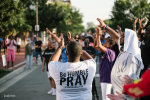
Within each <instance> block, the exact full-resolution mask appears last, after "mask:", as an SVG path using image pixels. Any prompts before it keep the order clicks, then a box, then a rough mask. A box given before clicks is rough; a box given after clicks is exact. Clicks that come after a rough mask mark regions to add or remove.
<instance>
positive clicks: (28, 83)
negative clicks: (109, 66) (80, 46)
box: [0, 60, 101, 100]
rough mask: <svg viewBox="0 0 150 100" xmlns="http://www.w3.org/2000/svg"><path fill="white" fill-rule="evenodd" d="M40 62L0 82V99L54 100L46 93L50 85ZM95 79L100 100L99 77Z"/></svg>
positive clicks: (54, 97) (54, 98) (54, 99)
mask: <svg viewBox="0 0 150 100" xmlns="http://www.w3.org/2000/svg"><path fill="white" fill-rule="evenodd" d="M39 62H40V60H39ZM41 64H42V63H41V62H40V63H39V66H38V67H36V66H34V64H33V68H32V70H25V71H24V72H22V73H21V74H19V75H17V76H16V77H14V78H12V79H11V80H8V81H6V82H4V83H3V84H0V89H1V90H0V100H56V96H52V95H48V94H47V92H48V91H49V90H50V88H51V87H50V84H49V80H48V78H47V73H46V72H42V67H41ZM95 79H96V87H97V92H98V95H99V100H101V87H100V83H99V78H95ZM6 96H11V97H6Z"/></svg>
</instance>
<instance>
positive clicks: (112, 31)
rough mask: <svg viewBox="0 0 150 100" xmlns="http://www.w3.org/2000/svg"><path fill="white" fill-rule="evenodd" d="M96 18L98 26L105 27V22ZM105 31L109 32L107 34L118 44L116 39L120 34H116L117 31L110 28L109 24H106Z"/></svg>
mask: <svg viewBox="0 0 150 100" xmlns="http://www.w3.org/2000/svg"><path fill="white" fill-rule="evenodd" d="M97 20H98V21H99V23H100V25H99V26H100V27H101V28H104V27H106V24H105V23H104V22H103V21H102V20H101V19H99V18H97ZM106 31H107V32H108V33H109V35H110V36H111V37H112V38H113V40H114V41H115V42H116V43H117V44H118V39H119V38H120V36H119V35H118V33H117V32H116V31H114V30H113V29H111V28H110V27H109V26H107V28H106Z"/></svg>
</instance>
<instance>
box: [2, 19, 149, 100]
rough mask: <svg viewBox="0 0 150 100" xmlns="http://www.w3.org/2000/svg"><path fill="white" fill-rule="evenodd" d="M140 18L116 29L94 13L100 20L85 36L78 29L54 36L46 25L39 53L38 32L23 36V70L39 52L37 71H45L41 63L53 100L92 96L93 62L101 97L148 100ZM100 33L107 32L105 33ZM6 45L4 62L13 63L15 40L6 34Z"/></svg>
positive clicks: (146, 45)
mask: <svg viewBox="0 0 150 100" xmlns="http://www.w3.org/2000/svg"><path fill="white" fill-rule="evenodd" d="M144 20H145V18H142V19H139V21H138V19H136V20H135V21H134V23H133V30H132V29H125V31H122V30H121V27H120V26H119V25H118V26H117V30H113V29H112V28H110V27H109V26H107V25H106V24H105V23H104V22H103V21H102V20H101V19H99V18H97V21H98V22H99V23H100V25H98V26H97V27H96V29H95V30H96V33H92V32H91V31H89V32H88V35H85V34H84V33H82V34H80V35H78V34H76V35H75V36H74V37H73V36H71V33H70V32H68V33H67V34H61V36H60V37H58V36H57V35H56V34H55V33H52V32H51V31H50V30H49V29H48V28H46V31H47V33H49V39H48V44H47V48H46V49H45V50H44V52H43V53H42V49H41V48H42V41H41V40H39V37H38V36H37V37H36V36H34V38H33V39H30V38H28V39H27V44H26V46H25V58H26V70H27V69H28V64H29V63H30V65H29V66H30V67H29V69H32V58H34V60H35V64H36V65H37V61H38V60H37V59H38V55H40V57H41V61H42V71H43V72H44V71H45V64H46V72H47V76H48V79H49V82H50V85H51V87H52V88H51V89H50V90H49V91H48V92H47V93H48V94H52V95H56V98H57V100H92V96H93V95H94V93H96V92H97V91H96V89H95V83H94V82H95V79H94V76H95V73H96V66H97V65H98V66H99V76H100V86H101V92H102V100H149V99H150V92H149V88H150V81H149V79H148V78H149V76H150V70H149V69H150V26H148V25H146V24H147V23H146V24H143V23H142V22H143V21H144ZM137 22H139V29H138V31H136V30H137V29H136V24H137ZM101 29H103V30H101ZM106 32H107V33H108V34H109V37H106ZM1 43H2V40H1V39H0V45H1ZM6 45H7V46H6V47H7V66H8V67H9V62H10V61H11V62H12V66H13V62H14V59H15V46H17V47H18V49H17V51H18V52H19V51H20V50H19V49H20V40H19V38H17V41H15V40H14V39H13V37H12V36H10V37H9V39H8V41H7V42H6ZM4 47H5V45H4ZM99 61H100V63H98V62H99ZM8 67H7V68H8ZM112 89H113V94H111V90H112ZM92 91H94V92H92ZM97 98H98V97H97Z"/></svg>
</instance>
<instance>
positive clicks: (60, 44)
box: [59, 38, 64, 47]
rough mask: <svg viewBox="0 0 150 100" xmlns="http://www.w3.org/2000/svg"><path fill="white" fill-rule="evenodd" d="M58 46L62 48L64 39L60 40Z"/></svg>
mask: <svg viewBox="0 0 150 100" xmlns="http://www.w3.org/2000/svg"><path fill="white" fill-rule="evenodd" d="M59 46H61V47H63V46H64V38H61V41H60V43H59Z"/></svg>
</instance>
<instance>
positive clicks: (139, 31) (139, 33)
mask: <svg viewBox="0 0 150 100" xmlns="http://www.w3.org/2000/svg"><path fill="white" fill-rule="evenodd" d="M144 20H145V18H142V19H141V20H140V19H139V30H138V35H141V33H142V31H143V29H144V27H145V25H144V24H142V22H143V21H144Z"/></svg>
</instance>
